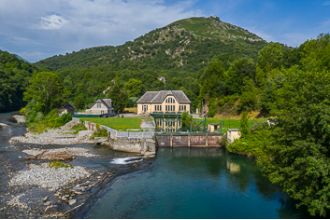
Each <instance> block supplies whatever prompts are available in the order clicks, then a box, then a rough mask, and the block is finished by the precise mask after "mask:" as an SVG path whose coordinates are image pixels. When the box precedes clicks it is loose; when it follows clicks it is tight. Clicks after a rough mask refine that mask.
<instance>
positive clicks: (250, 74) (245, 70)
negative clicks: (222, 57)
mask: <svg viewBox="0 0 330 220" xmlns="http://www.w3.org/2000/svg"><path fill="white" fill-rule="evenodd" d="M227 74H228V81H227V83H226V84H227V88H228V92H229V93H230V94H235V93H237V94H241V93H242V87H243V84H244V81H246V80H252V81H253V82H255V77H256V76H255V75H256V65H255V63H254V61H253V60H252V59H248V58H240V59H237V60H235V61H234V62H232V63H231V64H230V67H229V69H228V73H227Z"/></svg>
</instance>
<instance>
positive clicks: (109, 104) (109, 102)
mask: <svg viewBox="0 0 330 220" xmlns="http://www.w3.org/2000/svg"><path fill="white" fill-rule="evenodd" d="M96 102H102V103H103V104H104V105H105V106H106V107H107V108H112V104H111V103H112V100H111V99H98V100H96Z"/></svg>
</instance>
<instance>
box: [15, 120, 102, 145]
mask: <svg viewBox="0 0 330 220" xmlns="http://www.w3.org/2000/svg"><path fill="white" fill-rule="evenodd" d="M77 123H80V122H79V121H71V122H69V123H67V124H66V125H64V126H62V127H60V128H56V129H49V130H47V131H46V132H43V133H40V134H35V133H31V132H28V133H26V134H25V135H23V136H17V137H12V138H11V139H10V141H9V143H10V144H12V145H24V146H34V145H73V144H96V143H102V142H105V141H106V138H94V139H91V136H92V134H93V131H91V130H84V131H80V132H79V133H77V134H75V133H74V131H72V127H73V126H74V125H76V124H77Z"/></svg>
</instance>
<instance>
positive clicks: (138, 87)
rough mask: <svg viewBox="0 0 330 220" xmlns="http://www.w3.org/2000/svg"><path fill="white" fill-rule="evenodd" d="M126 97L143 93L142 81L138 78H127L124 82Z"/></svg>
mask: <svg viewBox="0 0 330 220" xmlns="http://www.w3.org/2000/svg"><path fill="white" fill-rule="evenodd" d="M125 90H126V91H127V95H128V97H138V96H140V95H142V93H143V83H142V81H141V80H139V79H129V80H128V81H127V82H126V83H125Z"/></svg>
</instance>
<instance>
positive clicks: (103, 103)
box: [84, 99, 114, 116]
mask: <svg viewBox="0 0 330 220" xmlns="http://www.w3.org/2000/svg"><path fill="white" fill-rule="evenodd" d="M84 113H85V114H89V115H100V116H101V115H107V116H111V115H114V109H113V107H112V100H111V99H98V100H96V102H95V103H94V104H93V105H92V107H91V108H89V109H86V110H85V112H84Z"/></svg>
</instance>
